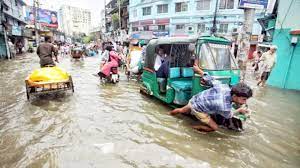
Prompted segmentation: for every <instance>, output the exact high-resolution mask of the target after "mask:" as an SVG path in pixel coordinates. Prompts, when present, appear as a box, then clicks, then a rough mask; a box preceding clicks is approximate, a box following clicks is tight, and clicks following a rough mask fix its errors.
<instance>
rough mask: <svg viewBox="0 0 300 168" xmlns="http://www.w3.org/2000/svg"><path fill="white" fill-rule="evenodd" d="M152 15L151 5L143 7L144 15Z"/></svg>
mask: <svg viewBox="0 0 300 168" xmlns="http://www.w3.org/2000/svg"><path fill="white" fill-rule="evenodd" d="M147 15H151V7H145V8H143V16H147Z"/></svg>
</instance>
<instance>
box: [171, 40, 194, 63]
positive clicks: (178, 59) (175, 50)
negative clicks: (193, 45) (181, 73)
mask: <svg viewBox="0 0 300 168" xmlns="http://www.w3.org/2000/svg"><path fill="white" fill-rule="evenodd" d="M188 46H189V44H173V45H172V47H171V52H170V55H171V65H170V67H185V66H187V64H188V63H189V62H190V59H191V53H190V52H189V51H188Z"/></svg>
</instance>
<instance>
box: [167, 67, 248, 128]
mask: <svg viewBox="0 0 300 168" xmlns="http://www.w3.org/2000/svg"><path fill="white" fill-rule="evenodd" d="M194 71H195V73H198V74H199V75H200V76H201V77H202V81H201V83H202V84H205V85H208V86H211V88H209V89H207V90H205V91H203V92H200V93H198V94H197V95H195V96H193V97H192V98H191V100H190V101H189V103H188V105H186V106H184V107H182V108H177V109H174V110H173V111H171V112H170V114H171V115H176V114H179V113H190V114H192V115H194V116H195V117H196V118H197V119H198V120H200V121H201V122H202V123H203V124H201V125H195V126H193V128H195V129H197V130H199V131H205V132H211V131H216V130H217V129H218V125H217V124H216V122H215V121H214V120H213V119H212V118H211V117H210V115H211V114H220V115H222V116H223V117H225V118H227V119H229V118H232V116H233V113H234V112H233V111H231V109H232V103H235V104H237V105H243V104H246V100H247V99H248V98H250V97H252V89H251V88H250V87H249V86H247V85H246V84H243V83H239V84H237V85H235V86H232V87H231V88H230V87H229V85H227V84H222V83H220V81H217V80H214V79H213V77H211V76H210V75H209V74H207V73H205V72H203V71H202V69H200V68H199V67H198V66H197V65H195V66H194ZM235 112H239V113H242V114H246V113H248V111H247V110H246V109H244V108H239V109H237V110H236V111H235Z"/></svg>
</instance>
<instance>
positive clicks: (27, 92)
mask: <svg viewBox="0 0 300 168" xmlns="http://www.w3.org/2000/svg"><path fill="white" fill-rule="evenodd" d="M25 86H26V97H27V100H29V99H30V93H29V92H30V91H29V90H30V88H29V85H28V83H27V81H26V82H25Z"/></svg>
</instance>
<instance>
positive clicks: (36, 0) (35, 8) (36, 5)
mask: <svg viewBox="0 0 300 168" xmlns="http://www.w3.org/2000/svg"><path fill="white" fill-rule="evenodd" d="M39 6H40V3H39V0H34V1H33V15H34V29H35V41H36V45H37V46H38V45H39V31H38V26H37V19H38V17H39V12H38V10H39Z"/></svg>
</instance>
